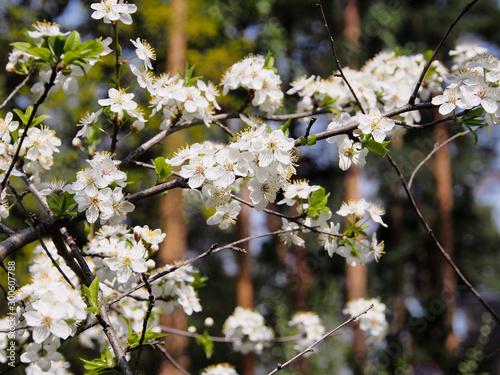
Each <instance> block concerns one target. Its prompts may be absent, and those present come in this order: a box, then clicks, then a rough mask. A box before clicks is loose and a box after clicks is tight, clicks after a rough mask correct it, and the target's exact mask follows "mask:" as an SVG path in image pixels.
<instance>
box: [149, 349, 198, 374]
mask: <svg viewBox="0 0 500 375" xmlns="http://www.w3.org/2000/svg"><path fill="white" fill-rule="evenodd" d="M155 347H156V349H158V350H159V351H160V352H161V353H162V354H163V356H164V357H165V358H166V359H168V360H169V362H170V363H171V364H172V365H173V366H174V367H175V368H176V369H177V370H179V371H180V372H182V373H183V374H184V375H191V374H190V373H189V372H187V371H186V370H185V369H184V368H183V367H182V366H181V365H180V364H178V363H177V362H176V361H175V359H174V358H173V357H172V356H171V355H170V354H168V352H167V351H166V350H165V348H163V347H162V346H160V345H156V346H155Z"/></svg>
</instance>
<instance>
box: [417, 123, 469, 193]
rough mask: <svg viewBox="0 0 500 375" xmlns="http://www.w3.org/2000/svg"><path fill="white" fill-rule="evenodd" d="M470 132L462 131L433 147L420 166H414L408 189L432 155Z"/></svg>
mask: <svg viewBox="0 0 500 375" xmlns="http://www.w3.org/2000/svg"><path fill="white" fill-rule="evenodd" d="M477 129H478V128H476V129H474V131H476V130H477ZM470 132H471V131H470V130H467V131H464V132H460V133H457V134H455V135H454V136H452V137H450V138H448V139H447V140H446V141H444V142H443V143H441V144H440V145H437V146H436V147H434V149H433V150H432V151H431V152H430V153H429V155H427V156H426V157H425V158H424V160H422V161H421V162H420V164H418V165H417V166H416V168H415V169H414V170H413V172H412V173H411V176H410V179H409V180H408V189H411V185H412V184H413V179H414V178H415V175H416V174H417V172H418V171H419V170H420V168H422V167H423V165H424V164H425V163H427V162H428V161H429V159H430V158H431V157H432V155H434V153H435V152H436V151H437V150H439V149H440V148H441V147H444V146H446V145H447V144H448V143H450V142H452V141H453V140H455V139H456V138H458V137H463V136H464V135H466V134H469V133H470Z"/></svg>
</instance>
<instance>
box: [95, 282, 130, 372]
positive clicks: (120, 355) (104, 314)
mask: <svg viewBox="0 0 500 375" xmlns="http://www.w3.org/2000/svg"><path fill="white" fill-rule="evenodd" d="M100 293H101V292H100ZM101 297H102V295H101ZM108 309H109V306H108V304H106V303H103V304H102V306H101V309H100V310H99V315H97V320H98V321H99V324H100V325H101V326H102V328H103V330H104V334H105V335H106V337H107V338H108V341H109V344H110V345H111V347H112V348H113V352H114V353H115V357H116V359H117V361H118V368H119V369H120V370H121V372H122V373H123V375H133V373H132V370H131V369H130V366H129V365H128V362H127V358H126V357H125V351H124V350H123V348H122V347H121V345H120V342H119V341H118V338H117V337H116V334H115V331H114V329H113V326H112V325H111V323H110V321H109V316H108Z"/></svg>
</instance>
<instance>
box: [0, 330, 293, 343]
mask: <svg viewBox="0 0 500 375" xmlns="http://www.w3.org/2000/svg"><path fill="white" fill-rule="evenodd" d="M159 327H160V329H161V330H162V332H166V333H173V334H174V335H179V336H185V337H191V338H194V339H197V338H199V339H201V338H203V337H204V336H203V335H200V334H199V333H191V332H187V331H182V330H180V329H175V328H171V327H165V326H159ZM0 332H1V331H0ZM5 332H9V330H5ZM300 338H303V335H293V336H284V337H275V338H273V339H271V340H270V342H289V341H295V340H298V339H300ZM210 340H212V341H213V342H223V343H232V342H241V339H239V338H227V337H220V336H210Z"/></svg>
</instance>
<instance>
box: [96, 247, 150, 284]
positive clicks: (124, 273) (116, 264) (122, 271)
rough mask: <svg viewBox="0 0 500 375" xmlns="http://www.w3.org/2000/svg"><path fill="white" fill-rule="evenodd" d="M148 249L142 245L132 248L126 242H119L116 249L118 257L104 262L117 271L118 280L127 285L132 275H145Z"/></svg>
mask: <svg viewBox="0 0 500 375" xmlns="http://www.w3.org/2000/svg"><path fill="white" fill-rule="evenodd" d="M145 255H146V249H145V248H144V246H143V245H142V244H140V243H137V244H135V245H134V246H132V247H130V246H129V245H128V244H127V243H126V242H123V241H121V242H119V243H118V244H117V248H116V256H114V257H111V258H106V259H104V260H103V263H104V265H105V266H107V267H109V269H110V270H112V271H116V279H117V281H118V282H119V283H126V282H127V281H128V280H129V278H130V277H131V276H132V273H134V272H135V273H144V272H146V271H147V269H148V267H147V266H146V260H145Z"/></svg>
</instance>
